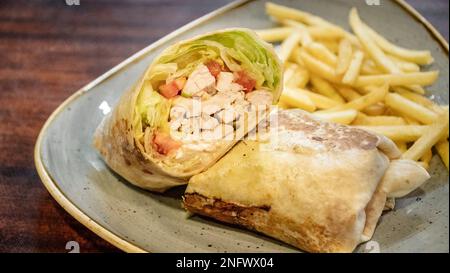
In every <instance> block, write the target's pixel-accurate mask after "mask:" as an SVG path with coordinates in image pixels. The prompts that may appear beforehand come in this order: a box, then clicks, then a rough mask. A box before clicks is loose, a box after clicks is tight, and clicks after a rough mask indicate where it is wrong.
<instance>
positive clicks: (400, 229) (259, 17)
mask: <svg viewBox="0 0 450 273" xmlns="http://www.w3.org/2000/svg"><path fill="white" fill-rule="evenodd" d="M277 2H280V3H281V4H285V5H288V6H292V7H297V8H301V9H303V10H306V11H309V12H312V13H314V14H317V15H319V16H322V17H324V18H326V19H328V20H330V21H332V22H334V23H337V24H339V25H341V26H345V27H346V28H348V24H347V15H348V12H349V10H350V8H351V7H352V6H356V7H357V8H358V9H359V11H360V14H361V16H362V17H363V18H364V20H365V21H366V22H367V23H369V25H371V26H373V27H374V28H375V29H376V30H379V31H380V32H381V33H382V34H383V35H385V37H386V38H388V39H389V40H392V41H394V42H396V43H398V44H400V45H403V46H405V47H409V48H420V49H429V50H431V52H432V54H433V57H434V59H435V60H436V61H435V63H434V64H433V65H432V66H431V67H430V69H439V70H440V71H441V76H440V78H439V81H438V82H437V83H436V84H435V85H433V86H432V87H430V88H428V90H429V91H428V92H429V93H428V95H429V96H431V97H432V98H433V99H434V100H435V101H437V102H440V103H444V104H448V82H449V81H448V75H449V71H448V67H449V65H448V64H449V63H448V44H447V43H446V42H445V40H443V39H442V37H441V36H440V35H439V33H437V32H436V31H435V30H434V29H433V28H432V27H431V26H430V25H429V24H428V23H427V22H426V21H425V20H424V19H423V18H421V17H420V15H418V14H417V13H415V11H414V10H411V9H410V8H409V7H408V6H405V4H404V3H403V2H398V1H380V5H379V6H373V5H372V6H369V5H367V4H366V3H365V1H360V0H354V1H343V0H337V1H328V0H320V1H277ZM381 18H389V20H380V19H381ZM271 26H273V23H272V22H271V21H270V20H268V19H267V16H266V15H265V12H264V1H238V2H234V3H232V4H230V5H228V6H225V7H224V8H221V9H219V10H216V11H214V12H213V13H211V14H208V15H206V16H204V17H202V18H200V19H198V20H196V21H194V22H192V23H190V24H188V25H186V26H184V27H182V28H180V29H179V30H177V31H175V32H174V33H171V34H169V35H168V36H166V37H164V38H163V39H161V40H159V41H158V42H156V43H154V44H152V45H150V46H149V47H147V48H145V49H143V50H142V51H140V52H138V53H136V54H135V55H133V56H132V57H130V58H129V59H127V60H125V61H124V62H123V63H121V64H119V65H118V66H116V67H114V68H113V69H111V70H110V71H108V72H107V73H106V74H104V75H102V76H101V77H100V78H98V79H96V80H95V81H93V82H92V83H90V84H88V85H87V86H85V87H84V88H82V89H81V90H79V91H78V92H76V93H75V94H74V95H72V96H71V97H70V98H68V99H67V100H66V101H65V102H64V103H63V104H62V105H61V106H60V107H59V108H58V109H57V110H56V111H55V112H54V113H53V114H52V115H51V116H50V118H49V119H48V121H47V122H46V124H45V125H44V127H43V129H42V131H41V133H40V135H39V138H38V140H37V143H36V149H35V162H36V167H37V170H38V172H39V175H40V177H41V179H42V181H43V183H44V185H45V186H46V187H47V189H48V190H49V192H50V193H51V194H52V196H53V197H54V198H55V199H56V200H57V201H58V202H59V204H61V206H63V207H64V209H66V210H67V211H68V212H69V213H70V214H71V215H72V216H74V217H75V218H76V219H77V220H78V221H80V222H81V223H83V224H84V225H86V226H87V227H88V228H90V229H91V230H92V231H94V232H95V233H97V234H98V235H99V236H101V237H102V238H104V239H105V240H107V241H109V242H110V243H112V244H114V245H115V246H117V247H119V248H120V249H123V250H125V251H129V252H138V251H149V252H199V251H201V252H250V251H251V252H296V251H298V250H297V249H295V248H292V247H290V246H287V245H285V244H283V243H281V242H279V241H276V240H274V239H270V238H268V237H265V236H263V235H260V234H257V233H253V232H249V231H246V230H243V229H240V228H236V227H232V226H228V225H224V224H221V223H218V222H214V221H211V220H209V219H206V218H201V217H198V216H194V217H191V218H187V217H186V213H185V212H184V210H183V209H182V207H181V202H180V201H181V195H182V193H183V190H184V187H179V188H176V189H173V190H171V191H169V192H167V193H166V194H154V193H150V192H147V191H144V190H141V189H139V188H136V187H134V186H132V185H130V184H129V183H127V182H126V181H124V180H123V179H122V178H121V177H119V176H118V175H116V174H114V173H113V172H112V171H111V170H110V169H108V168H107V167H106V165H105V164H104V162H103V161H102V160H101V158H100V157H99V155H98V154H97V153H96V151H95V150H94V149H93V147H92V145H91V142H92V135H93V132H94V130H95V128H96V127H97V125H98V124H99V123H100V121H101V120H102V118H103V116H104V111H105V110H106V109H107V108H108V107H114V105H115V104H116V102H117V101H118V99H119V97H120V95H121V94H122V93H123V92H124V90H127V89H128V88H129V87H130V86H131V85H132V84H133V83H134V82H135V81H136V80H137V79H138V78H139V77H140V75H141V74H142V73H143V72H144V70H145V68H146V67H147V65H148V64H149V63H150V62H151V61H152V59H153V58H154V57H155V56H156V55H157V54H158V53H159V52H160V51H161V50H162V49H164V48H165V47H167V46H168V45H170V44H172V43H174V42H176V41H179V40H182V39H186V38H189V37H192V36H194V35H197V34H201V33H203V32H206V31H211V30H215V29H221V28H227V27H249V28H254V29H258V28H267V27H271ZM430 172H431V174H432V179H430V181H428V182H427V183H426V185H424V186H423V187H422V188H420V189H418V190H417V191H415V192H413V193H412V194H410V195H408V196H407V197H405V198H402V199H400V200H398V202H397V207H396V209H395V211H392V212H389V213H386V214H385V215H384V216H383V217H382V218H381V221H380V223H379V226H378V228H377V230H376V233H375V235H374V238H373V241H375V242H376V243H377V244H373V243H369V244H366V245H361V246H360V247H359V248H358V249H357V250H356V251H359V252H365V251H367V250H368V249H372V248H373V246H379V247H380V251H382V252H429V251H437V252H448V251H449V244H448V241H449V237H448V219H449V218H448V207H449V193H448V173H447V171H446V169H445V167H444V166H443V164H442V163H441V161H440V159H439V158H438V157H437V156H435V157H434V158H433V160H432V161H431V169H430Z"/></svg>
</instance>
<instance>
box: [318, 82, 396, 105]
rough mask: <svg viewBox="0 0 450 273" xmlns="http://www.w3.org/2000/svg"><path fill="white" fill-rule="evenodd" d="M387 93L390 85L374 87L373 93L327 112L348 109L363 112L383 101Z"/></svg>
mask: <svg viewBox="0 0 450 273" xmlns="http://www.w3.org/2000/svg"><path fill="white" fill-rule="evenodd" d="M387 93H388V85H383V86H380V87H374V88H373V91H372V92H370V93H368V94H367V95H364V96H361V97H359V98H357V99H355V100H352V101H350V102H347V103H346V104H341V105H338V106H336V107H333V108H331V109H328V110H325V111H342V110H348V109H355V110H357V111H361V110H363V109H364V108H366V107H368V106H370V105H373V104H375V103H377V102H380V101H382V100H383V99H384V97H385V96H386V94H387Z"/></svg>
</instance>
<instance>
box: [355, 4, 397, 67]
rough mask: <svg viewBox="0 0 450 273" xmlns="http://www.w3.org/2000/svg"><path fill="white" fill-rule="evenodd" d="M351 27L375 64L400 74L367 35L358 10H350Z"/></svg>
mask: <svg viewBox="0 0 450 273" xmlns="http://www.w3.org/2000/svg"><path fill="white" fill-rule="evenodd" d="M349 22H350V26H351V27H352V29H353V32H354V33H355V34H356V36H357V37H358V39H359V41H360V42H361V44H362V46H363V47H364V49H365V50H366V52H367V53H368V54H369V56H370V57H371V58H372V59H373V60H374V61H375V63H376V64H377V65H378V66H379V67H380V68H381V69H383V71H384V72H387V73H400V69H399V68H398V67H397V66H396V65H395V64H394V63H393V62H392V61H391V60H390V59H389V58H388V57H386V55H385V54H384V52H383V51H382V50H381V49H380V48H379V47H378V46H377V44H376V43H375V42H374V41H373V40H372V37H371V36H370V35H369V34H368V33H367V31H366V28H365V27H364V25H363V23H362V21H361V19H360V18H359V15H358V11H357V10H356V8H352V9H351V10H350V15H349Z"/></svg>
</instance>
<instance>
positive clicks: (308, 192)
mask: <svg viewBox="0 0 450 273" xmlns="http://www.w3.org/2000/svg"><path fill="white" fill-rule="evenodd" d="M270 124H271V126H269V129H268V133H266V136H264V133H261V134H262V136H260V139H259V140H257V141H254V140H243V141H242V142H240V143H239V144H237V145H236V146H235V147H234V148H233V149H232V150H231V151H230V152H228V154H227V155H225V156H224V157H223V158H222V159H221V160H219V161H218V162H217V163H216V164H215V165H214V166H212V167H211V168H209V169H208V170H206V171H205V172H203V173H201V174H198V175H195V176H193V177H192V178H191V179H190V181H189V184H188V187H187V189H186V192H185V195H184V200H183V203H184V207H185V208H186V209H187V210H188V211H190V212H193V213H198V214H201V215H205V216H208V217H213V218H215V219H217V220H220V221H223V222H227V223H232V224H237V225H241V226H244V227H246V228H248V229H252V230H255V231H258V232H261V233H264V234H266V235H269V236H272V237H274V238H277V239H280V240H282V241H284V242H286V243H288V244H291V245H293V246H295V247H298V248H300V249H302V250H305V251H309V252H351V251H353V250H354V249H355V247H356V246H357V245H358V244H360V243H361V242H363V241H367V240H369V239H370V238H371V237H372V234H373V231H374V229H375V226H376V223H377V221H378V219H379V217H380V215H381V212H382V211H383V208H384V207H385V204H386V200H387V197H388V196H389V197H394V196H395V197H400V196H402V194H406V193H408V192H410V191H411V190H413V189H414V188H416V187H418V186H419V185H420V184H421V183H423V182H424V181H425V180H426V179H428V178H429V175H428V173H427V172H426V171H425V170H424V169H423V168H422V167H420V165H418V164H417V163H414V162H412V161H408V162H405V161H404V160H401V159H398V158H399V157H400V152H399V151H398V150H397V148H396V146H395V145H393V143H392V142H391V141H390V140H389V139H387V138H385V137H383V136H378V135H375V134H373V133H370V132H367V131H364V130H361V129H357V128H352V127H349V126H344V125H338V124H332V123H327V122H323V121H319V120H317V119H315V118H314V117H312V116H311V115H309V114H307V113H306V112H304V111H301V110H283V111H279V112H276V113H273V114H272V115H271V119H270ZM399 169H401V170H402V172H401V173H399V172H398V170H399ZM412 177H415V178H414V183H410V182H411V181H413V178H412Z"/></svg>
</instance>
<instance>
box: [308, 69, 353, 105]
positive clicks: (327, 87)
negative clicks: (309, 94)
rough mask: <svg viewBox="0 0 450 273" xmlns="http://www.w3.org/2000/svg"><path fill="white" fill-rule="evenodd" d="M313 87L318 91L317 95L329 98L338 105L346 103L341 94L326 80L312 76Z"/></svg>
mask: <svg viewBox="0 0 450 273" xmlns="http://www.w3.org/2000/svg"><path fill="white" fill-rule="evenodd" d="M311 85H312V87H313V88H314V91H316V92H317V93H319V94H321V95H324V96H326V97H329V98H330V99H332V100H334V101H336V102H338V103H345V100H344V98H342V97H341V95H339V93H338V92H337V91H336V89H334V87H333V86H332V85H331V84H330V83H329V82H327V81H326V80H324V79H322V78H319V77H317V76H315V75H312V76H311Z"/></svg>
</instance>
